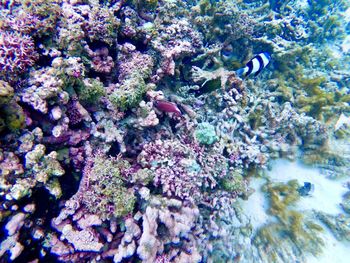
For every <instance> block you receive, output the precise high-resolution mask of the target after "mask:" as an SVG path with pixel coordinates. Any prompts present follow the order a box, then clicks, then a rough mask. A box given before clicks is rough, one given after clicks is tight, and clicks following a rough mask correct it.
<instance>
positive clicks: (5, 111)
mask: <svg viewBox="0 0 350 263" xmlns="http://www.w3.org/2000/svg"><path fill="white" fill-rule="evenodd" d="M0 116H1V118H0V132H1V131H3V130H5V129H6V128H8V129H9V130H10V131H12V132H15V131H18V130H19V129H22V128H24V126H25V116H24V112H23V109H22V107H21V106H19V105H18V104H17V102H16V99H15V98H14V89H13V88H12V87H11V86H10V84H8V83H7V82H5V81H2V80H0Z"/></svg>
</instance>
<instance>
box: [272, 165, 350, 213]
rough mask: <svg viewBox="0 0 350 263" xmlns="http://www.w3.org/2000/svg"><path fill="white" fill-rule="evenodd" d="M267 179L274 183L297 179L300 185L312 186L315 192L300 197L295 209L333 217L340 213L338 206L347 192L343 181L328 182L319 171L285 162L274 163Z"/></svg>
mask: <svg viewBox="0 0 350 263" xmlns="http://www.w3.org/2000/svg"><path fill="white" fill-rule="evenodd" d="M268 177H269V178H270V179H271V180H272V181H275V182H287V181H289V180H293V179H297V180H298V182H299V184H300V185H303V184H304V182H310V183H312V184H314V186H315V190H314V192H313V193H312V194H311V196H306V197H301V198H300V201H299V202H298V203H297V209H298V210H300V211H303V210H310V209H315V210H317V211H322V212H325V213H328V214H333V215H335V214H338V213H340V212H342V210H341V207H340V205H339V204H340V203H341V201H342V195H343V194H344V193H346V191H347V188H346V187H345V185H344V183H345V182H346V180H344V179H343V180H341V181H336V180H330V179H328V178H326V177H325V176H324V175H322V174H321V173H320V171H319V169H315V168H310V167H307V166H305V165H303V164H301V163H299V162H290V161H287V160H277V161H274V162H273V164H272V170H271V171H270V172H269V173H268Z"/></svg>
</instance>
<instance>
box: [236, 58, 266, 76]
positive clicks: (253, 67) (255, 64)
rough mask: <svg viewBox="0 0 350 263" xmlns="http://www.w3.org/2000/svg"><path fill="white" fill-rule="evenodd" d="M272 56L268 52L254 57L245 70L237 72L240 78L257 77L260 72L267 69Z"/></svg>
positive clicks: (241, 69)
mask: <svg viewBox="0 0 350 263" xmlns="http://www.w3.org/2000/svg"><path fill="white" fill-rule="evenodd" d="M270 59H271V56H270V54H269V53H267V52H263V53H260V54H258V55H256V56H255V57H253V58H252V59H251V60H250V61H249V62H248V63H247V64H246V65H245V67H243V68H240V69H238V70H237V71H236V74H237V75H238V76H240V77H248V76H249V75H251V74H255V75H254V76H257V75H258V74H259V73H260V71H261V70H262V69H263V68H265V67H266V66H267V65H268V64H269V62H270Z"/></svg>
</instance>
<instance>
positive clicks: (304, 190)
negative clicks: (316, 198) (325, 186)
mask: <svg viewBox="0 0 350 263" xmlns="http://www.w3.org/2000/svg"><path fill="white" fill-rule="evenodd" d="M314 189H315V186H314V184H312V183H310V182H304V186H302V187H300V188H299V189H298V192H299V194H300V195H301V196H307V195H309V194H311V193H312V192H313V191H314Z"/></svg>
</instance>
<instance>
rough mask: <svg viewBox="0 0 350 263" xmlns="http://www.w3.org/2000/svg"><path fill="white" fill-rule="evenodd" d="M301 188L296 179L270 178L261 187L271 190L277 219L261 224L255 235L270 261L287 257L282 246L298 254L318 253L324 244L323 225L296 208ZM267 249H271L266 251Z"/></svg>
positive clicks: (256, 242)
mask: <svg viewBox="0 0 350 263" xmlns="http://www.w3.org/2000/svg"><path fill="white" fill-rule="evenodd" d="M298 188H299V184H298V182H297V180H291V181H288V182H287V183H285V184H284V183H271V182H268V183H266V184H265V185H264V186H263V188H262V190H263V191H264V192H266V193H267V194H268V199H269V208H268V213H269V214H271V215H273V216H274V217H275V218H276V220H277V221H276V222H271V223H268V224H267V225H264V226H262V227H261V228H260V229H259V230H258V232H257V233H256V235H255V238H254V244H255V245H256V246H257V247H258V248H259V250H260V251H261V252H260V253H262V254H263V256H264V257H266V260H268V261H277V260H282V261H283V260H286V259H285V258H283V257H284V256H283V255H286V251H283V250H287V251H289V253H291V254H295V255H296V256H298V257H304V256H305V254H307V253H312V254H314V255H317V254H318V253H320V251H321V249H322V247H323V245H324V242H323V240H322V239H321V238H320V237H319V236H318V234H319V233H320V232H322V231H323V228H322V227H321V226H320V225H318V224H316V223H314V221H313V220H312V219H310V218H308V215H303V214H302V212H299V211H297V210H294V209H293V206H294V205H295V204H296V203H297V201H298V200H299V198H300V196H299V193H298ZM265 250H268V251H269V253H265V252H263V251H265ZM282 251H283V252H282ZM287 254H288V253H287Z"/></svg>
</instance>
